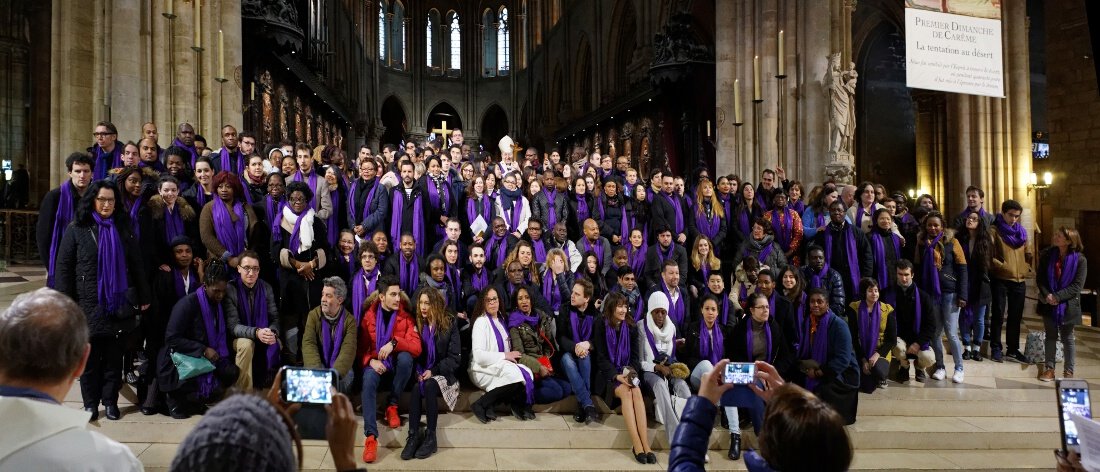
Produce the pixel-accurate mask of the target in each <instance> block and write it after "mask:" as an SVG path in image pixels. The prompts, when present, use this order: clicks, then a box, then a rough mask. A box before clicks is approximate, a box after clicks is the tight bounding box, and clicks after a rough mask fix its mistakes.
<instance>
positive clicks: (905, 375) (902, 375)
mask: <svg viewBox="0 0 1100 472" xmlns="http://www.w3.org/2000/svg"><path fill="white" fill-rule="evenodd" d="M894 381H895V382H897V383H900V384H903V383H905V382H908V381H909V366H905V367H900V366H899V367H898V372H897V374H894Z"/></svg>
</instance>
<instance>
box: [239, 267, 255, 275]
mask: <svg viewBox="0 0 1100 472" xmlns="http://www.w3.org/2000/svg"><path fill="white" fill-rule="evenodd" d="M237 268H238V269H241V272H244V273H246V274H255V273H258V272H260V267H259V266H237Z"/></svg>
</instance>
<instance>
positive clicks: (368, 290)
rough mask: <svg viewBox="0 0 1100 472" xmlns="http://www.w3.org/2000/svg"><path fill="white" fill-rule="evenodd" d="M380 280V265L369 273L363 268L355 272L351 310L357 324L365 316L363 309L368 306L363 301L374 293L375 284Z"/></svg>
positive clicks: (352, 284) (352, 283)
mask: <svg viewBox="0 0 1100 472" xmlns="http://www.w3.org/2000/svg"><path fill="white" fill-rule="evenodd" d="M377 282H378V267H375V268H374V270H372V271H371V272H370V273H369V274H368V273H365V272H363V269H359V272H356V273H355V277H354V278H353V279H352V282H351V312H352V315H353V316H355V324H356V326H358V325H359V321H360V320H361V319H362V318H363V310H364V309H365V308H366V307H364V306H363V303H365V302H366V301H367V297H369V296H370V294H372V293H374V284H375V283H377Z"/></svg>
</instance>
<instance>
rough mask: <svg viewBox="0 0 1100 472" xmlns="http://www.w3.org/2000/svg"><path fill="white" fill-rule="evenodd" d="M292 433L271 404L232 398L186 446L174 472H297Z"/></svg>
mask: <svg viewBox="0 0 1100 472" xmlns="http://www.w3.org/2000/svg"><path fill="white" fill-rule="evenodd" d="M296 469H297V462H296V461H295V459H294V452H293V451H292V448H291V438H290V433H289V432H288V431H287V427H286V425H285V424H284V423H283V420H282V416H281V415H280V414H279V412H278V411H277V410H276V409H275V407H274V406H272V405H271V403H268V401H267V400H265V399H264V398H262V397H259V396H257V395H248V394H240V395H233V396H231V397H229V398H226V399H225V400H223V401H222V402H221V403H218V404H217V405H216V406H214V408H211V409H210V410H209V411H207V413H206V415H205V416H203V418H202V420H200V421H199V423H198V424H197V425H195V429H193V430H191V433H190V434H188V435H187V437H186V438H184V439H183V442H182V443H180V447H179V450H178V451H177V452H176V457H175V458H173V459H172V467H171V469H170V470H172V471H203V472H231V471H276V472H277V471H288V472H289V471H294V470H296Z"/></svg>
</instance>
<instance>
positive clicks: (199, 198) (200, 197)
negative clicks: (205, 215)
mask: <svg viewBox="0 0 1100 472" xmlns="http://www.w3.org/2000/svg"><path fill="white" fill-rule="evenodd" d="M194 187H195V203H198V204H199V209H200V211H201V209H202V207H204V206H206V203H207V202H209V201H210V198H211V197H213V194H211V197H207V196H206V187H203V186H202V184H201V183H199V181H197V180H196V181H195V186H194Z"/></svg>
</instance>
